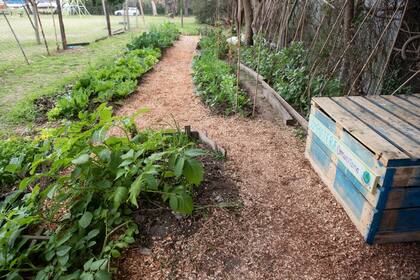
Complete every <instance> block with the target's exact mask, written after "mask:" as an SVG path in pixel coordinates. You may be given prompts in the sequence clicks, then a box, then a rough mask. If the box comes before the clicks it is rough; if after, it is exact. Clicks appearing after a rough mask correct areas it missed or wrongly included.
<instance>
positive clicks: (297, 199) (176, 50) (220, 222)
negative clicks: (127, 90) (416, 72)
mask: <svg viewBox="0 0 420 280" xmlns="http://www.w3.org/2000/svg"><path fill="white" fill-rule="evenodd" d="M197 41H198V38H197V37H182V38H181V39H180V41H178V42H177V43H176V44H175V46H174V47H173V48H171V49H169V50H168V51H167V52H166V53H165V55H164V57H163V59H162V61H161V62H160V63H159V64H158V65H157V66H156V68H155V70H153V71H152V72H151V73H149V74H148V75H147V76H146V77H145V78H144V79H143V80H142V82H141V84H140V86H139V89H138V93H136V94H134V95H132V96H131V97H130V98H129V99H128V100H127V101H126V103H125V105H123V106H122V107H121V108H120V109H119V110H118V114H120V115H130V114H131V113H133V112H134V111H136V110H138V109H140V108H149V109H150V111H149V112H148V113H145V114H143V115H141V116H140V117H139V118H138V119H137V123H138V124H139V126H140V127H153V128H162V127H171V126H173V120H174V119H175V120H176V121H177V122H178V123H179V124H180V126H181V127H183V126H184V125H192V127H193V128H194V129H199V130H201V131H207V133H208V135H209V136H210V137H211V138H212V139H214V140H215V141H216V142H217V143H218V144H220V145H221V146H223V147H225V148H226V149H227V150H228V157H229V158H228V161H227V163H226V165H227V169H228V172H229V173H230V176H232V177H233V178H235V180H236V183H237V185H238V186H239V193H240V196H241V198H242V200H243V202H244V205H245V206H244V208H243V209H242V210H241V211H239V212H238V213H232V211H228V210H226V209H215V210H214V211H212V213H211V215H209V216H208V217H207V218H206V219H204V220H203V221H202V222H201V223H200V226H199V227H198V229H196V231H195V232H194V233H193V234H191V235H189V236H186V237H182V238H177V239H174V238H173V237H168V238H165V239H163V240H159V241H157V242H155V244H154V246H153V248H152V252H151V255H150V256H145V255H142V254H141V253H140V251H141V250H140V248H133V249H131V250H128V251H127V252H126V253H125V255H124V256H123V259H122V260H121V263H120V264H121V270H120V273H119V278H121V279H420V244H419V243H411V244H386V245H375V246H368V245H366V244H364V242H363V240H362V238H361V236H360V235H359V233H358V232H357V231H356V229H355V227H354V226H353V225H352V223H351V221H350V219H349V218H348V217H347V216H346V214H345V212H344V211H343V209H342V208H341V207H340V205H338V204H337V202H336V201H335V199H334V198H333V196H332V195H331V194H330V192H329V191H328V190H327V188H326V187H325V186H324V185H323V184H322V182H321V181H320V179H319V178H318V176H317V175H316V174H315V173H314V171H313V170H312V169H311V166H310V165H309V163H308V162H307V161H306V160H305V158H304V143H303V142H302V141H301V140H299V139H298V138H296V137H295V135H296V131H295V130H294V129H293V128H289V127H285V126H283V125H282V124H281V122H280V121H272V120H267V119H265V118H262V117H260V118H256V119H248V118H243V117H228V118H225V117H221V116H216V115H214V114H212V113H211V112H210V110H209V109H207V108H206V107H205V106H203V104H202V103H201V101H200V99H199V98H198V97H196V96H195V94H194V86H193V82H192V79H191V61H192V58H193V56H194V51H195V47H196V43H197ZM140 226H141V225H140Z"/></svg>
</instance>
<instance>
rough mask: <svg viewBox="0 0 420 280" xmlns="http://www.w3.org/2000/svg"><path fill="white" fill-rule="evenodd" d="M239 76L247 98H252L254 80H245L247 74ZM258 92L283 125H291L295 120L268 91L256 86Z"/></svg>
mask: <svg viewBox="0 0 420 280" xmlns="http://www.w3.org/2000/svg"><path fill="white" fill-rule="evenodd" d="M243 73H244V74H243V75H241V76H240V77H241V78H240V79H241V85H242V87H243V88H244V89H245V90H246V91H247V92H248V94H249V96H250V97H252V96H253V95H254V94H255V80H252V79H247V76H245V75H247V74H245V72H243ZM258 87H259V89H258V91H260V92H261V93H262V94H263V95H264V97H265V98H266V99H267V101H268V103H270V105H271V107H273V108H274V109H275V110H276V111H277V112H278V113H279V115H280V118H281V119H282V120H283V123H284V124H285V125H293V124H294V123H295V120H294V119H293V118H292V116H291V115H290V114H289V112H288V111H287V110H286V109H285V108H284V107H283V106H282V105H281V103H280V102H279V101H278V100H277V98H275V97H274V96H273V95H272V93H271V92H270V91H268V90H267V89H265V88H263V87H262V86H261V85H259V86H258Z"/></svg>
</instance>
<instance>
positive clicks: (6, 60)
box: [0, 6, 145, 73]
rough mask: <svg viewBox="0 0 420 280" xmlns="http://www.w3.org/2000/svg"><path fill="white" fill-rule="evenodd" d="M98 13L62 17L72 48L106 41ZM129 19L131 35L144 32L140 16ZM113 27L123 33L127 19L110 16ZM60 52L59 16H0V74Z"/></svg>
mask: <svg viewBox="0 0 420 280" xmlns="http://www.w3.org/2000/svg"><path fill="white" fill-rule="evenodd" d="M121 8H122V7H118V6H116V7H112V8H111V9H110V11H111V12H112V13H114V12H115V11H118V9H121ZM97 12H98V13H99V14H101V13H102V15H90V14H85V15H63V23H64V28H65V34H66V38H67V43H68V44H69V45H70V47H74V45H79V44H82V45H83V44H87V43H92V42H95V41H96V40H99V39H104V38H106V37H107V35H108V30H107V24H106V19H105V16H104V15H103V9H102V7H98V8H97ZM136 14H138V13H136ZM128 19H129V20H128V21H129V22H130V29H131V31H138V30H141V29H144V28H145V26H143V25H142V24H143V22H142V20H141V18H140V17H139V15H131V16H129V17H128ZM110 23H111V29H112V32H114V33H115V32H117V33H118V32H123V31H124V29H125V27H126V23H127V19H126V17H125V16H115V15H111V16H110ZM126 29H127V28H126ZM37 30H38V32H37ZM58 49H62V42H61V36H60V28H59V24H58V16H57V14H53V13H49V14H40V15H39V20H38V21H36V17H34V15H33V14H29V13H26V12H24V10H23V9H22V10H20V11H14V12H13V11H12V12H7V13H1V12H0V73H3V72H4V71H12V70H14V69H16V67H19V66H22V65H24V64H26V63H32V62H33V61H34V60H36V59H37V58H39V57H42V56H48V55H49V54H54V53H55V52H57V50H58ZM25 56H26V58H27V60H26V59H25Z"/></svg>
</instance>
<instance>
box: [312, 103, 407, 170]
mask: <svg viewBox="0 0 420 280" xmlns="http://www.w3.org/2000/svg"><path fill="white" fill-rule="evenodd" d="M313 101H314V105H315V106H318V107H320V108H321V109H322V110H324V111H325V112H327V114H329V115H330V116H331V117H332V118H333V119H334V120H335V121H336V122H337V123H339V124H340V125H341V126H342V127H343V128H344V129H346V130H347V131H349V133H350V134H351V135H352V136H353V137H355V138H356V139H357V140H358V141H359V142H360V143H362V144H363V145H365V146H366V147H367V148H368V149H369V150H371V151H372V152H373V153H374V154H375V155H376V157H377V158H379V159H380V160H381V162H383V163H384V164H385V165H386V164H388V161H389V160H392V159H406V158H407V155H406V154H405V153H404V152H402V151H401V150H399V149H398V148H396V147H395V146H394V145H392V144H391V143H389V142H388V141H386V140H385V139H384V138H382V137H381V136H379V135H378V134H377V133H376V132H375V131H374V130H372V129H371V128H370V127H369V126H367V125H366V124H365V123H362V122H355V121H354V116H352V115H351V114H350V113H349V112H348V111H346V110H345V109H343V108H342V107H340V106H338V105H337V104H336V103H335V102H334V101H333V100H332V99H330V98H313Z"/></svg>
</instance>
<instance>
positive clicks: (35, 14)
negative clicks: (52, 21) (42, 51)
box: [30, 1, 41, 45]
mask: <svg viewBox="0 0 420 280" xmlns="http://www.w3.org/2000/svg"><path fill="white" fill-rule="evenodd" d="M30 3H31V5H32V15H33V17H34V20H33V21H34V25H35V27H34V28H35V39H36V43H37V44H38V45H41V37H40V36H39V24H38V17H39V15H38V9H37V6H36V2H35V1H30Z"/></svg>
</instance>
